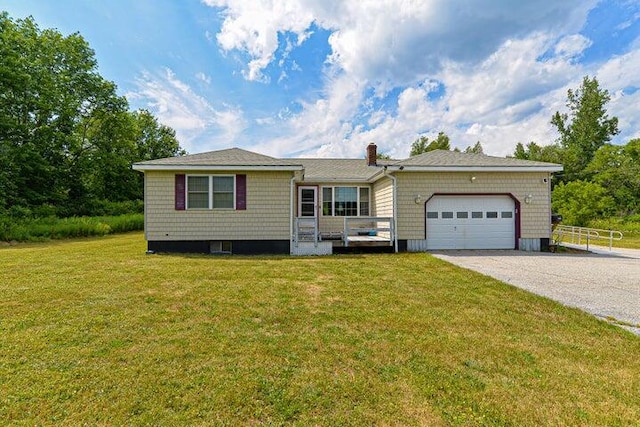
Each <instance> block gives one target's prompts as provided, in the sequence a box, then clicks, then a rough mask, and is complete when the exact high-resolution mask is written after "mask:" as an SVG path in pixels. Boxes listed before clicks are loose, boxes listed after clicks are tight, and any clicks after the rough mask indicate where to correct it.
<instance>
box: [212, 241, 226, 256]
mask: <svg viewBox="0 0 640 427" xmlns="http://www.w3.org/2000/svg"><path fill="white" fill-rule="evenodd" d="M209 253H212V254H230V253H231V242H229V241H219V240H214V241H211V242H209Z"/></svg>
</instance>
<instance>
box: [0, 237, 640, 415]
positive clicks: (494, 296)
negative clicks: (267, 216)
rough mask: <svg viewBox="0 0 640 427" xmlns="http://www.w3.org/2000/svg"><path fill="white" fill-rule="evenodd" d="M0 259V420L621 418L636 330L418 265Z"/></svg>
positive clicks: (107, 241) (107, 255) (132, 249)
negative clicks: (0, 296)
mask: <svg viewBox="0 0 640 427" xmlns="http://www.w3.org/2000/svg"><path fill="white" fill-rule="evenodd" d="M144 251H145V242H144V240H143V237H142V234H140V233H133V234H124V235H117V236H107V237H103V238H95V239H84V240H74V241H65V242H49V243H40V244H25V245H19V246H15V247H9V248H3V249H0V266H1V270H0V275H1V280H0V295H2V298H1V299H0V424H18V425H20V424H23V425H41V424H44V425H47V424H56V423H61V424H67V425H82V424H88V425H142V424H153V425H256V424H258V425H260V424H268V425H272V424H275V425H282V424H290V425H465V426H467V425H500V426H503V425H514V426H539V425H608V426H615V425H637V422H638V420H640V399H639V398H638V396H639V394H638V393H639V391H640V358H639V357H638V355H639V354H640V338H639V337H637V336H635V335H632V334H631V333H629V332H626V331H624V330H623V329H620V328H618V327H615V326H611V325H608V324H607V323H604V322H601V321H599V320H597V319H595V318H594V317H592V316H589V315H587V314H584V313H582V312H580V311H578V310H575V309H570V308H566V307H563V306H561V305H559V304H556V303H554V302H552V301H549V300H546V299H543V298H540V297H536V296H533V295H531V294H528V293H526V292H524V291H521V290H518V289H516V288H512V287H509V286H508V285H505V284H503V283H501V282H498V281H496V280H493V279H490V278H488V277H485V276H482V275H480V274H476V273H473V272H470V271H467V270H463V269H460V268H458V267H455V266H452V265H450V264H447V263H445V262H443V261H440V260H438V259H435V258H433V257H431V256H429V255H427V254H399V255H394V254H382V255H352V256H349V255H341V256H330V257H318V258H293V257H209V256H174V255H151V256H150V255H145V254H144Z"/></svg>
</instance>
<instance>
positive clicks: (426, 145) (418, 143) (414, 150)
mask: <svg viewBox="0 0 640 427" xmlns="http://www.w3.org/2000/svg"><path fill="white" fill-rule="evenodd" d="M433 150H451V144H450V141H449V137H448V136H447V134H445V133H444V132H439V133H438V136H437V138H436V139H434V140H433V141H429V138H427V137H426V136H421V137H420V138H418V139H416V140H415V141H414V142H413V144H411V152H410V153H409V156H411V157H413V156H417V155H419V154H422V153H426V152H429V151H433Z"/></svg>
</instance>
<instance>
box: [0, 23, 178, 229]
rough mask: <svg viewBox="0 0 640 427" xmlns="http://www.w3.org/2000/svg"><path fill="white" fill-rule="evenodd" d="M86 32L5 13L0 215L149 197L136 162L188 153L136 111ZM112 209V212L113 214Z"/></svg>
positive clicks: (84, 209) (105, 206)
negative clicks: (101, 64) (106, 73)
mask: <svg viewBox="0 0 640 427" xmlns="http://www.w3.org/2000/svg"><path fill="white" fill-rule="evenodd" d="M116 89H117V88H116V85H115V84H114V83H113V82H110V81H107V80H106V79H104V78H103V77H102V76H101V75H100V74H99V73H98V64H97V61H96V59H95V54H94V52H93V50H92V49H91V48H90V47H89V45H88V43H87V42H86V41H85V40H84V39H83V37H82V36H81V35H80V34H78V33H75V34H71V35H69V36H63V35H62V34H61V33H60V32H58V31H57V30H54V29H45V30H41V29H40V28H38V26H37V24H36V23H35V22H34V20H33V19H32V18H27V19H18V20H13V19H12V18H10V17H9V16H8V14H7V13H6V12H3V13H0V215H2V214H4V215H14V216H29V215H36V216H47V215H58V216H62V217H65V216H74V215H99V214H104V213H105V210H106V211H108V210H109V207H113V206H118V205H120V206H125V209H126V206H130V204H129V205H128V204H127V203H128V202H131V201H135V200H141V199H142V197H143V195H142V189H143V185H142V179H143V178H142V175H141V174H140V173H138V172H136V171H133V170H131V164H132V163H134V162H138V161H142V160H149V159H155V158H160V157H169V156H174V155H181V154H185V152H184V150H183V149H182V148H181V147H180V145H179V143H178V141H177V139H176V136H175V131H174V130H173V129H171V128H169V127H167V126H164V125H162V124H160V123H158V121H157V119H156V118H155V117H154V116H153V115H152V114H151V113H150V112H149V111H146V110H138V111H130V110H129V105H128V102H127V100H126V98H125V97H123V96H119V95H118V94H117V93H116ZM107 213H108V212H107Z"/></svg>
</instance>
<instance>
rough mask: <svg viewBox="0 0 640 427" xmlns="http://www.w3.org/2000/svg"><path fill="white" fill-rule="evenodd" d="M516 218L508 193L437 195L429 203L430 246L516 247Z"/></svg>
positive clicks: (434, 247) (452, 247)
mask: <svg viewBox="0 0 640 427" xmlns="http://www.w3.org/2000/svg"><path fill="white" fill-rule="evenodd" d="M516 217H517V215H516V205H515V202H514V200H513V199H512V198H511V197H510V196H508V195H435V196H433V197H432V198H431V199H429V201H428V202H427V204H426V219H425V221H426V224H425V225H426V231H427V233H426V234H427V236H426V237H427V248H428V249H429V250H435V249H514V248H515V246H516V219H517V218H516Z"/></svg>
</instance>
